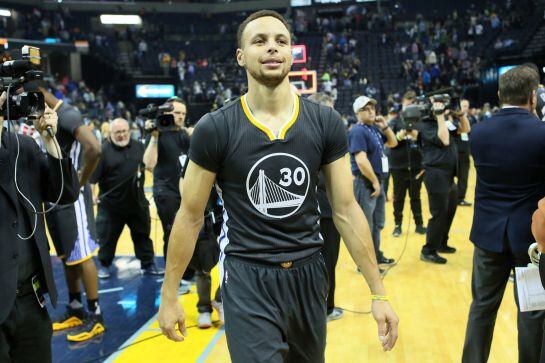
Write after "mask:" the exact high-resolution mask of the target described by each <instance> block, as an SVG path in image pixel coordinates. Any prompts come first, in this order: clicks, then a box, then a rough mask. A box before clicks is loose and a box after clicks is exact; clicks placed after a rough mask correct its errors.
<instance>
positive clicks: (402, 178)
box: [390, 169, 424, 226]
mask: <svg viewBox="0 0 545 363" xmlns="http://www.w3.org/2000/svg"><path fill="white" fill-rule="evenodd" d="M419 172H420V170H414V171H409V169H392V170H391V171H390V173H391V174H392V179H393V181H394V219H395V224H396V226H400V225H401V224H403V208H404V206H405V196H406V195H407V191H409V197H410V198H411V210H412V212H413V217H414V222H415V223H416V225H417V226H421V225H423V224H424V222H423V220H422V202H421V201H420V190H421V189H422V178H419V179H416V175H418V173H419Z"/></svg>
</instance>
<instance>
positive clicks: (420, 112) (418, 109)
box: [401, 93, 460, 131]
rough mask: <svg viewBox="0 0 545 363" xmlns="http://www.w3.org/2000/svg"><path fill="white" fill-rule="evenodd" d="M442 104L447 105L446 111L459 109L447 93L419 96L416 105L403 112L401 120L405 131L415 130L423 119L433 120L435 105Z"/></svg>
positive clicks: (406, 108)
mask: <svg viewBox="0 0 545 363" xmlns="http://www.w3.org/2000/svg"><path fill="white" fill-rule="evenodd" d="M434 102H441V103H443V104H444V105H445V110H447V109H452V108H453V107H452V106H454V107H456V106H457V107H459V103H460V102H457V104H454V102H452V100H451V97H450V95H448V94H447V93H442V94H436V95H432V96H418V97H417V98H416V101H415V103H413V104H412V105H409V106H407V107H405V109H404V110H403V111H401V120H402V121H403V123H404V124H405V129H406V130H407V131H411V130H414V128H415V124H416V123H417V122H419V121H421V120H422V119H425V118H431V117H432V116H433V111H432V107H433V103H434Z"/></svg>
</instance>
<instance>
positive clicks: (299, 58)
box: [291, 44, 307, 64]
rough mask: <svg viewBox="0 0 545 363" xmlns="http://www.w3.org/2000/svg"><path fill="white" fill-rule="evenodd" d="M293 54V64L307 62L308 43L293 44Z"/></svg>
mask: <svg viewBox="0 0 545 363" xmlns="http://www.w3.org/2000/svg"><path fill="white" fill-rule="evenodd" d="M291 55H292V56H293V64H298V63H306V62H307V46H306V45H302V44H300V45H292V46H291Z"/></svg>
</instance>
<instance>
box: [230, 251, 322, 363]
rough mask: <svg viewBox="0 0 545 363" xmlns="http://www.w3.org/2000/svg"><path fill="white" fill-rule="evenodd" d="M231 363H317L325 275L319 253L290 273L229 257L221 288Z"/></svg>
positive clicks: (284, 269) (320, 360) (320, 343)
mask: <svg viewBox="0 0 545 363" xmlns="http://www.w3.org/2000/svg"><path fill="white" fill-rule="evenodd" d="M221 289H222V291H221V293H222V297H223V308H224V311H225V335H226V337H227V346H228V347H229V354H230V356H231V361H232V362H233V363H255V362H268V363H320V362H324V352H325V343H326V310H327V309H326V298H327V296H326V295H327V290H328V286H327V269H326V267H325V264H324V261H323V259H322V256H321V254H320V253H315V254H314V255H312V256H310V257H308V258H305V259H302V260H299V261H293V263H292V265H291V266H290V267H288V268H283V267H280V266H279V265H264V264H260V263H257V262H255V263H254V262H250V261H247V260H242V259H240V258H236V257H232V256H227V257H226V259H225V262H224V273H223V284H222V287H221Z"/></svg>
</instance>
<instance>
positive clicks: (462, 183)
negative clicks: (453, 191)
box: [457, 153, 469, 202]
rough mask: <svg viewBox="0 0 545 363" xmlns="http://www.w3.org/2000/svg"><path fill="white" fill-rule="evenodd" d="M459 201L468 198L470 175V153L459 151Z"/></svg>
mask: <svg viewBox="0 0 545 363" xmlns="http://www.w3.org/2000/svg"><path fill="white" fill-rule="evenodd" d="M457 177H458V202H461V201H462V200H464V199H466V192H467V179H468V177H469V153H458V175H457Z"/></svg>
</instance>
